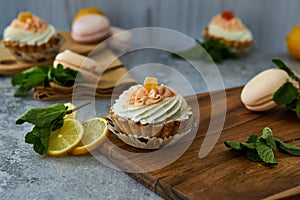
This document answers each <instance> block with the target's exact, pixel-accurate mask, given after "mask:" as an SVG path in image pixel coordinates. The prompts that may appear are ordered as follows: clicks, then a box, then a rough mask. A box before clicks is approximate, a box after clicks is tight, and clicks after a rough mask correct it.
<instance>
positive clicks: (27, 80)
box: [11, 64, 84, 96]
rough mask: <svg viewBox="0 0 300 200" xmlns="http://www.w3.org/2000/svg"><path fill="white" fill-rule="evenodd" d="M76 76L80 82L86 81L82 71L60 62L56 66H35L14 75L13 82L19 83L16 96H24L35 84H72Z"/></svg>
mask: <svg viewBox="0 0 300 200" xmlns="http://www.w3.org/2000/svg"><path fill="white" fill-rule="evenodd" d="M76 78H77V80H78V82H83V81H84V79H83V77H82V75H81V73H80V72H78V71H75V70H72V69H70V68H64V67H63V65H61V64H58V65H57V67H56V68H54V67H48V66H35V67H31V68H29V69H27V70H25V71H23V72H21V73H19V74H16V75H14V76H13V77H12V79H11V84H12V85H13V86H17V85H19V88H18V89H17V90H16V92H15V94H14V96H22V95H24V94H25V93H27V92H28V91H30V90H31V89H32V88H34V87H35V86H48V85H49V83H50V82H52V81H53V82H55V83H57V84H59V85H61V86H72V85H74V82H75V80H76Z"/></svg>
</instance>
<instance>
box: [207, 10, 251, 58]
mask: <svg viewBox="0 0 300 200" xmlns="http://www.w3.org/2000/svg"><path fill="white" fill-rule="evenodd" d="M203 36H204V38H205V39H207V40H208V39H210V40H217V41H220V42H222V43H224V44H225V45H226V46H227V47H228V48H230V49H231V50H234V51H236V52H238V53H239V52H244V51H246V50H248V49H249V47H250V46H251V45H252V44H253V35H252V33H251V31H250V30H249V29H248V28H247V27H246V26H245V25H244V24H243V22H242V21H241V19H239V18H238V17H236V16H235V15H234V13H233V12H231V11H224V12H223V13H221V14H219V15H217V16H214V17H213V18H212V19H211V21H210V23H209V24H208V25H207V27H206V28H205V29H204V31H203Z"/></svg>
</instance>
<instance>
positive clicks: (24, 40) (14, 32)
mask: <svg viewBox="0 0 300 200" xmlns="http://www.w3.org/2000/svg"><path fill="white" fill-rule="evenodd" d="M56 34H57V32H56V29H55V28H54V27H53V26H52V25H48V27H47V29H46V30H45V31H43V32H42V33H36V32H32V31H27V30H22V29H18V28H14V27H11V26H9V27H7V28H6V29H5V30H4V34H3V38H4V40H6V41H12V42H14V41H16V42H19V43H20V44H27V45H41V44H44V43H47V42H48V41H49V39H50V38H51V37H53V36H55V35H56Z"/></svg>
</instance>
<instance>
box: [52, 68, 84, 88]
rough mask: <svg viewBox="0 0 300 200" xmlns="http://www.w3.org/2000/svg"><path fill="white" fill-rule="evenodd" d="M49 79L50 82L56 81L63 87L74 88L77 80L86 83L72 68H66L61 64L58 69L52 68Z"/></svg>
mask: <svg viewBox="0 0 300 200" xmlns="http://www.w3.org/2000/svg"><path fill="white" fill-rule="evenodd" d="M48 79H49V82H51V81H54V82H55V83H57V84H59V85H63V86H73V85H74V82H75V80H76V79H77V81H78V82H83V81H84V79H83V76H82V75H81V73H78V71H75V70H73V69H70V68H64V67H63V65H61V64H58V65H57V67H56V68H51V69H50V70H49V72H48Z"/></svg>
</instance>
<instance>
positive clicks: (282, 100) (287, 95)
mask: <svg viewBox="0 0 300 200" xmlns="http://www.w3.org/2000/svg"><path fill="white" fill-rule="evenodd" d="M297 95H298V89H297V88H296V87H295V86H294V85H293V84H292V83H291V82H286V83H284V84H283V85H282V86H281V87H280V88H279V89H278V90H277V91H276V92H275V93H274V95H273V101H274V102H275V103H277V104H280V105H284V104H290V103H292V102H293V101H294V100H295V99H297Z"/></svg>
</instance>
